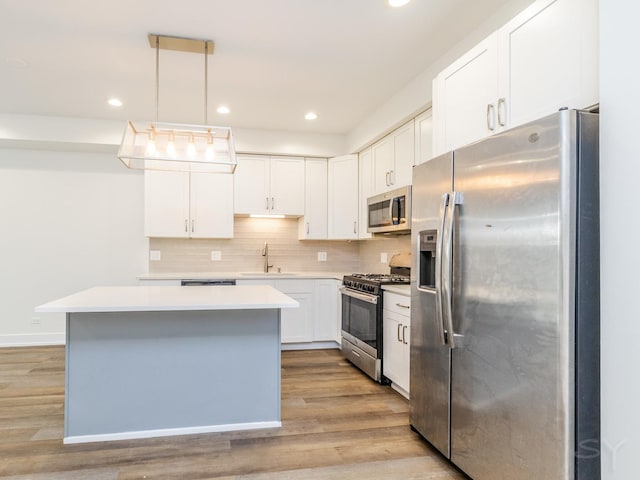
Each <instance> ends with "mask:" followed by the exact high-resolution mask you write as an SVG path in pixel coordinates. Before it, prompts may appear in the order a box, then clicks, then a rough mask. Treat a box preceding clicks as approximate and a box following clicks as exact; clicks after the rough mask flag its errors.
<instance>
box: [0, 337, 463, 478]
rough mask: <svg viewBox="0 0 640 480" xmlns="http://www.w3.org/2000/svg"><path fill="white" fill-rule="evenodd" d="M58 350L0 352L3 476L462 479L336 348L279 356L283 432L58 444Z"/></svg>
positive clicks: (390, 397) (392, 396)
mask: <svg viewBox="0 0 640 480" xmlns="http://www.w3.org/2000/svg"><path fill="white" fill-rule="evenodd" d="M64 359H65V356H64V347H33V348H32V347H29V348H6V349H0V480H4V479H11V480H63V479H64V480H81V479H82V480H84V479H91V480H133V479H136V480H139V479H156V480H159V479H167V480H170V479H181V480H185V479H194V480H195V479H202V480H207V479H210V480H211V479H216V480H267V479H282V480H302V479H305V480H306V479H318V480H334V479H336V480H337V479H341V480H342V479H346V480H349V479H356V478H357V479H359V480H360V479H362V478H366V480H378V479H385V480H388V479H391V480H395V479H402V480H461V479H463V478H465V477H464V476H463V475H462V474H460V473H459V472H458V471H457V470H456V469H454V468H453V467H451V466H450V464H449V463H448V462H447V461H446V460H444V459H443V458H442V457H441V456H440V455H439V454H438V453H437V452H436V451H435V450H434V449H433V448H431V447H430V446H429V445H428V444H427V443H426V442H424V441H423V440H421V439H420V438H419V437H418V436H417V435H416V434H415V433H413V432H412V431H411V429H410V428H409V425H408V411H409V403H408V402H407V400H406V399H405V398H403V397H402V396H400V395H399V394H398V393H397V392H395V391H393V390H392V389H390V388H389V387H388V386H382V385H379V384H377V383H375V382H373V381H372V380H371V379H369V378H368V377H366V376H365V375H363V374H362V372H361V371H359V370H357V369H356V368H354V367H353V366H352V365H351V364H349V363H348V362H347V361H345V360H344V358H342V356H341V355H340V353H339V352H338V351H336V350H309V351H299V350H298V351H285V352H282V428H276V429H265V430H253V431H242V432H223V433H211V434H199V435H185V436H176V437H163V438H151V439H140V440H127V441H118V442H102V443H87V444H80V445H63V444H62V436H63V421H64V418H63V409H64Z"/></svg>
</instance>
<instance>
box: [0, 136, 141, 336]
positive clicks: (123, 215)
mask: <svg viewBox="0 0 640 480" xmlns="http://www.w3.org/2000/svg"><path fill="white" fill-rule="evenodd" d="M0 225H2V228H1V232H2V235H0V272H1V273H0V292H1V293H0V298H1V299H2V301H0V345H12V344H25V343H30V344H33V343H38V342H43V343H48V342H57V341H60V342H61V341H62V340H63V338H64V337H63V333H64V315H63V314H38V315H36V314H34V313H33V308H34V307H35V306H37V305H39V304H41V303H44V302H47V301H49V300H53V299H56V298H59V297H61V296H64V295H68V294H71V293H74V292H76V291H78V290H81V289H84V288H89V287H92V286H96V285H127V284H135V283H136V276H137V275H139V274H140V273H143V272H145V271H146V269H147V261H146V258H147V240H146V239H145V238H144V236H143V230H142V228H143V176H142V174H140V173H139V172H132V171H130V170H127V169H126V168H125V167H124V166H123V165H122V164H121V163H120V161H119V160H118V159H117V158H116V157H115V156H114V155H112V154H101V153H82V152H51V151H35V150H20V149H2V148H0ZM32 317H40V323H39V324H34V323H32Z"/></svg>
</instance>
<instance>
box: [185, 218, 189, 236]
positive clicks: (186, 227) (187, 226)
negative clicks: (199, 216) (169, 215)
mask: <svg viewBox="0 0 640 480" xmlns="http://www.w3.org/2000/svg"><path fill="white" fill-rule="evenodd" d="M184 233H189V220H188V219H186V218H185V219H184Z"/></svg>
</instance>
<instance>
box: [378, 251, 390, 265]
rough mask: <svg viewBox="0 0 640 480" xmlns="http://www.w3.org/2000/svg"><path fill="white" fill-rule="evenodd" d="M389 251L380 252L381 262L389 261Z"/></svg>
mask: <svg viewBox="0 0 640 480" xmlns="http://www.w3.org/2000/svg"><path fill="white" fill-rule="evenodd" d="M387 262H388V260H387V252H381V253H380V263H387Z"/></svg>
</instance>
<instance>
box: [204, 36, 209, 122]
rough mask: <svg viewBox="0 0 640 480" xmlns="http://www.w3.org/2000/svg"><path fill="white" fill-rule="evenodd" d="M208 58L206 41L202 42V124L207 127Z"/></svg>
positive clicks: (207, 43)
mask: <svg viewBox="0 0 640 480" xmlns="http://www.w3.org/2000/svg"><path fill="white" fill-rule="evenodd" d="M208 56H209V42H208V41H207V40H205V41H204V124H205V125H207V123H208V122H207V105H208V104H209V99H208V97H207V90H208V88H207V85H208V83H209V71H208V68H207V67H208V63H209V62H208V60H207V57H208Z"/></svg>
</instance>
